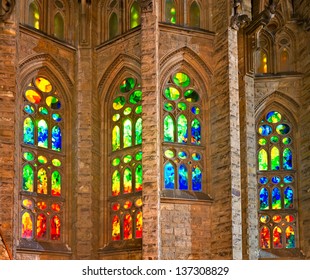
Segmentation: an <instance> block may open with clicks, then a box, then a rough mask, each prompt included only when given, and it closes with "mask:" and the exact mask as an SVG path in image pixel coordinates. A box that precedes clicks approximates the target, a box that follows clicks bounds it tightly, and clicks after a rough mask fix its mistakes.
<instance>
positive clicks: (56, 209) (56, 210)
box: [52, 203, 60, 212]
mask: <svg viewBox="0 0 310 280" xmlns="http://www.w3.org/2000/svg"><path fill="white" fill-rule="evenodd" d="M52 209H53V211H55V212H59V211H60V205H59V204H58V203H53V204H52Z"/></svg>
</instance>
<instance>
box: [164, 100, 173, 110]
mask: <svg viewBox="0 0 310 280" xmlns="http://www.w3.org/2000/svg"><path fill="white" fill-rule="evenodd" d="M164 108H165V110H166V111H168V112H171V111H173V109H174V107H173V105H172V104H171V103H169V102H167V103H165V104H164Z"/></svg>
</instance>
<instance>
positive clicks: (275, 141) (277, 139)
mask: <svg viewBox="0 0 310 280" xmlns="http://www.w3.org/2000/svg"><path fill="white" fill-rule="evenodd" d="M270 141H271V142H272V143H278V142H279V137H278V136H272V137H271V138H270Z"/></svg>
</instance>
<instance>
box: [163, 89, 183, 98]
mask: <svg viewBox="0 0 310 280" xmlns="http://www.w3.org/2000/svg"><path fill="white" fill-rule="evenodd" d="M164 95H165V97H166V98H167V99H169V100H178V99H179V98H180V92H179V91H178V90H177V89H176V88H174V87H168V88H166V89H165V91H164Z"/></svg>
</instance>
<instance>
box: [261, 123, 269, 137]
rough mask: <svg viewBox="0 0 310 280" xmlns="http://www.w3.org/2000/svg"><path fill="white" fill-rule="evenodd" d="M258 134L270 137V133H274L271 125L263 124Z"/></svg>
mask: <svg viewBox="0 0 310 280" xmlns="http://www.w3.org/2000/svg"><path fill="white" fill-rule="evenodd" d="M258 133H259V134H261V135H262V136H268V135H269V134H270V133H272V128H271V126H270V125H267V124H263V125H261V126H260V127H259V128H258Z"/></svg>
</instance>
